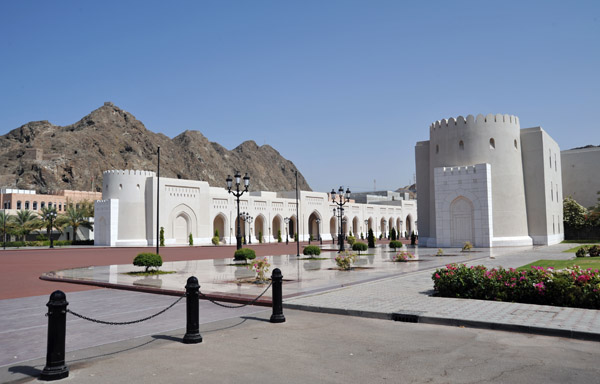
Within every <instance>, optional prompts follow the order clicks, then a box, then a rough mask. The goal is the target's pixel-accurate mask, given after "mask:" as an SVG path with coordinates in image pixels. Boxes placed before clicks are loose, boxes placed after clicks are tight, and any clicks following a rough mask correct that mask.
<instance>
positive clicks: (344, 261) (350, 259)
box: [335, 251, 356, 271]
mask: <svg viewBox="0 0 600 384" xmlns="http://www.w3.org/2000/svg"><path fill="white" fill-rule="evenodd" d="M355 261H356V255H355V254H354V253H351V252H348V251H345V252H342V253H340V254H339V255H337V256H336V257H335V263H336V264H337V266H338V267H339V268H340V269H343V270H345V271H347V270H349V269H352V264H353V263H354V262H355Z"/></svg>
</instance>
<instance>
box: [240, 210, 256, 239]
mask: <svg viewBox="0 0 600 384" xmlns="http://www.w3.org/2000/svg"><path fill="white" fill-rule="evenodd" d="M241 217H242V220H244V222H245V223H248V244H252V225H251V224H252V222H253V221H254V218H253V217H252V216H250V214H249V213H248V212H242V214H241ZM245 234H246V227H245V226H244V237H245Z"/></svg>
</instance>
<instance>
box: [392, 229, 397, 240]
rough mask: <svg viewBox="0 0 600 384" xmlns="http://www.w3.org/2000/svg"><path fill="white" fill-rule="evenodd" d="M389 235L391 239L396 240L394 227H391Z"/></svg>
mask: <svg viewBox="0 0 600 384" xmlns="http://www.w3.org/2000/svg"><path fill="white" fill-rule="evenodd" d="M390 237H391V238H392V240H398V239H397V238H396V228H392V231H391V235H390Z"/></svg>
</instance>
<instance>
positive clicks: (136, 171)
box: [102, 169, 156, 177]
mask: <svg viewBox="0 0 600 384" xmlns="http://www.w3.org/2000/svg"><path fill="white" fill-rule="evenodd" d="M102 175H104V176H113V175H116V176H145V177H154V176H156V172H154V171H142V170H139V169H125V170H123V169H111V170H108V171H104V172H102Z"/></svg>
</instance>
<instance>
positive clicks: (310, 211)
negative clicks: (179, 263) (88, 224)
mask: <svg viewBox="0 0 600 384" xmlns="http://www.w3.org/2000/svg"><path fill="white" fill-rule="evenodd" d="M251 182H252V180H251ZM156 187H157V177H156V174H155V173H154V172H149V171H138V170H125V171H122V170H112V171H106V172H104V175H103V188H102V191H103V192H102V200H100V201H97V202H96V206H95V229H94V232H95V244H96V245H108V246H147V245H156V214H157V211H156V200H157V197H156ZM159 196H160V214H159V218H160V226H161V227H164V231H165V244H167V245H168V244H171V245H175V244H182V245H183V244H188V238H189V235H190V234H192V237H193V239H194V244H210V243H211V239H212V237H213V235H214V233H215V230H218V231H219V236H220V238H221V241H222V242H224V243H227V244H235V242H236V223H237V218H236V216H237V203H236V199H235V197H234V196H233V195H232V194H229V193H228V192H227V190H226V189H225V188H217V187H211V186H210V185H209V184H208V183H207V182H205V181H197V180H180V179H170V178H161V179H160V192H159ZM295 196H296V194H295V191H292V192H265V191H262V192H250V193H245V194H244V195H243V196H242V197H241V198H240V211H243V212H247V213H249V214H250V216H252V217H253V221H252V223H251V224H246V223H244V222H243V221H242V222H241V230H242V235H244V234H251V236H252V239H251V240H252V243H258V242H259V241H258V238H259V235H261V234H262V237H263V239H264V242H276V241H277V235H278V232H280V233H281V236H282V239H283V241H285V237H286V230H288V231H289V236H290V239H293V235H294V233H295V232H298V237H299V239H300V240H302V241H306V240H308V239H309V237H310V236H311V235H312V236H313V238H314V239H317V238H318V236H319V234H320V235H321V237H322V238H323V240H331V239H332V234H333V235H334V236H336V235H337V232H338V229H337V228H338V221H337V218H336V217H334V215H333V209H334V204H333V203H332V202H331V201H330V199H329V194H328V193H323V192H309V191H299V202H300V204H299V207H298V210H299V218H297V217H296V198H295ZM394 203H399V204H398V205H381V204H377V205H372V204H358V203H356V202H352V201H351V202H349V203H347V204H346V205H345V206H344V217H343V219H344V224H343V226H344V230H343V232H344V233H345V234H348V233H349V231H352V233H353V234H355V235H360V233H361V232H362V233H364V234H365V235H366V232H367V231H368V229H369V228H371V229H373V231H374V232H375V234H376V236H378V235H379V234H380V233H388V231H389V230H390V229H391V228H395V229H396V231H399V232H401V233H402V232H404V231H406V232H408V233H409V234H410V232H411V231H412V230H414V229H415V224H416V221H417V205H416V202H415V201H414V200H407V201H400V202H394ZM285 218H289V219H290V221H289V225H288V227H286V224H285V220H284V219H285ZM318 220H320V223H319V222H318ZM296 228H297V229H296Z"/></svg>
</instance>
